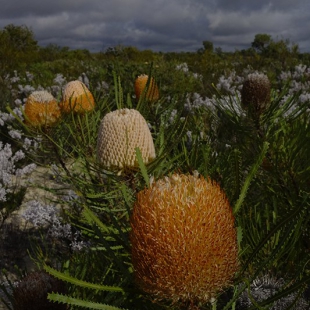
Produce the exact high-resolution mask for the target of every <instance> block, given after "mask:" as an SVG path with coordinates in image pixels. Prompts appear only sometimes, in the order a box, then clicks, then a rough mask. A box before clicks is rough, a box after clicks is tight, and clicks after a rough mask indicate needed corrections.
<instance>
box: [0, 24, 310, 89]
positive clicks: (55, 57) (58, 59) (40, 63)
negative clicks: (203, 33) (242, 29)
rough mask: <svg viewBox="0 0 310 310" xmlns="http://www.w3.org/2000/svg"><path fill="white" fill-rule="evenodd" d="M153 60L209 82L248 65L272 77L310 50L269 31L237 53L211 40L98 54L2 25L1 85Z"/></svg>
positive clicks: (304, 60) (308, 58)
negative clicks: (190, 46) (185, 47)
mask: <svg viewBox="0 0 310 310" xmlns="http://www.w3.org/2000/svg"><path fill="white" fill-rule="evenodd" d="M151 63H154V64H163V63H167V64H168V63H169V64H170V65H172V64H178V63H179V64H181V63H186V64H187V66H188V68H189V70H190V71H192V72H195V73H197V74H200V75H202V76H203V77H204V78H205V77H207V78H205V80H208V81H210V80H211V77H214V76H219V75H221V74H223V72H227V71H229V70H235V71H236V72H237V73H238V70H239V72H241V71H242V70H244V68H246V67H250V68H251V69H252V70H257V71H264V72H265V73H267V74H268V75H269V78H271V79H272V77H273V76H274V77H275V76H277V75H278V74H279V73H280V72H282V71H284V70H286V71H287V70H293V69H294V68H295V66H297V65H299V64H304V65H307V66H310V53H301V52H300V50H299V46H298V44H292V43H291V42H290V41H289V40H288V39H281V40H274V39H273V38H272V36H271V35H269V34H256V35H255V37H254V39H253V42H251V46H250V47H249V48H248V49H243V50H235V51H234V52H225V51H223V50H222V49H221V48H220V47H214V44H213V42H211V41H207V40H205V41H203V42H202V47H201V48H200V49H198V50H197V51H195V52H155V51H152V50H139V49H138V48H136V47H134V46H122V45H117V46H112V47H109V48H107V49H105V50H103V51H100V52H97V53H92V52H90V51H89V50H87V49H74V50H73V49H70V48H69V47H67V46H65V47H61V46H58V45H57V44H49V45H47V46H45V47H42V46H39V45H38V42H37V40H36V39H35V35H34V33H33V31H32V30H31V29H30V28H28V27H27V26H25V25H22V26H16V25H14V24H9V25H7V26H5V27H4V28H3V29H0V86H1V84H3V80H4V78H5V76H7V75H8V74H11V75H12V74H13V73H14V71H19V72H25V71H29V72H33V73H34V74H36V73H38V74H41V75H42V72H44V74H45V75H46V74H48V73H49V74H50V75H52V74H54V75H55V74H58V73H63V74H65V75H68V76H76V75H78V74H81V72H86V71H87V68H89V67H97V68H99V67H101V68H104V67H113V68H115V67H118V68H120V70H122V71H124V70H126V69H124V68H125V67H126V66H129V65H137V64H138V65H139V64H151Z"/></svg>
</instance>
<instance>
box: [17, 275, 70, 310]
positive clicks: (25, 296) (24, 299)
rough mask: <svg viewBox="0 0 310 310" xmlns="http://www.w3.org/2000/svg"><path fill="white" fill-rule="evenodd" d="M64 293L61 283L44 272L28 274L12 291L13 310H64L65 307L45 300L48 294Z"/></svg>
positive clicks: (64, 289)
mask: <svg viewBox="0 0 310 310" xmlns="http://www.w3.org/2000/svg"><path fill="white" fill-rule="evenodd" d="M52 292H54V293H62V294H65V293H66V288H65V285H64V283H63V282H62V281H60V280H58V279H56V278H54V277H53V276H51V275H49V274H48V273H47V272H45V271H36V272H32V273H29V274H28V275H27V276H26V277H24V278H23V279H22V280H21V281H20V282H19V283H18V284H17V286H16V287H15V288H14V290H13V309H14V310H30V309H31V310H42V309H44V310H54V309H55V310H56V309H57V310H61V309H63V310H65V309H67V305H60V304H58V303H53V302H51V301H49V300H48V299H47V295H48V293H52Z"/></svg>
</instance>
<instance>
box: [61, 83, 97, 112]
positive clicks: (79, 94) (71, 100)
mask: <svg viewBox="0 0 310 310" xmlns="http://www.w3.org/2000/svg"><path fill="white" fill-rule="evenodd" d="M60 106H61V109H62V111H63V112H65V113H70V112H72V111H73V112H76V113H85V112H89V111H92V110H93V109H94V107H95V100H94V97H93V95H92V93H91V92H90V91H89V89H88V88H87V86H86V85H85V84H84V83H83V82H81V81H79V80H76V81H71V82H69V83H67V84H66V86H65V87H64V89H63V98H62V102H61V104H60Z"/></svg>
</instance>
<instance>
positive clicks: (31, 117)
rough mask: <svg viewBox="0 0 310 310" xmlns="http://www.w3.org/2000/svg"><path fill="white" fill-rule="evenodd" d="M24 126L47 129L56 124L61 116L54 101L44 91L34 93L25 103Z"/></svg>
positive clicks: (51, 96)
mask: <svg viewBox="0 0 310 310" xmlns="http://www.w3.org/2000/svg"><path fill="white" fill-rule="evenodd" d="M24 113H25V116H26V124H29V125H31V126H33V127H48V126H51V125H53V124H54V123H56V122H57V121H58V120H59V118H60V115H61V112H60V108H59V105H58V102H57V101H56V99H55V98H54V97H53V95H51V94H50V93H49V92H47V91H45V90H40V91H34V92H33V93H31V94H30V95H29V97H28V98H27V101H26V103H25V109H24Z"/></svg>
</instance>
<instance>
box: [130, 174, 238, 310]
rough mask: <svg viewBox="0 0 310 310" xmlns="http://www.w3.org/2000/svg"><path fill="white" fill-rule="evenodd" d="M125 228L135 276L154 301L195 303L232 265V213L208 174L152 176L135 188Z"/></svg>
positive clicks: (223, 280) (226, 278) (229, 274)
mask: <svg viewBox="0 0 310 310" xmlns="http://www.w3.org/2000/svg"><path fill="white" fill-rule="evenodd" d="M131 228H132V230H131V235H130V239H131V244H132V263H133V267H134V275H135V280H136V283H137V285H138V286H139V287H140V288H141V289H142V290H143V291H145V292H146V293H149V294H151V295H152V296H153V297H154V300H155V301H156V300H170V301H172V302H173V303H177V302H181V303H182V304H183V305H184V304H185V305H188V306H189V307H190V308H193V309H195V307H197V305H199V304H200V303H206V302H210V301H211V300H212V299H213V298H216V295H217V293H219V292H220V291H221V290H223V289H224V288H225V287H227V286H228V285H230V284H231V281H232V279H233V277H234V275H235V273H236V271H237V270H238V246H237V235H236V229H235V226H234V216H233V213H232V210H231V207H230V205H229V202H228V200H227V198H226V196H225V194H224V193H223V192H222V190H221V189H220V187H219V186H218V185H217V184H216V183H214V182H212V181H210V180H209V179H204V178H203V177H198V176H192V175H184V174H173V175H172V176H170V177H165V178H163V179H161V180H158V181H156V182H154V183H153V184H152V185H151V186H150V188H147V189H145V190H143V191H141V192H139V193H138V195H137V199H136V202H135V205H134V208H133V213H132V216H131Z"/></svg>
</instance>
